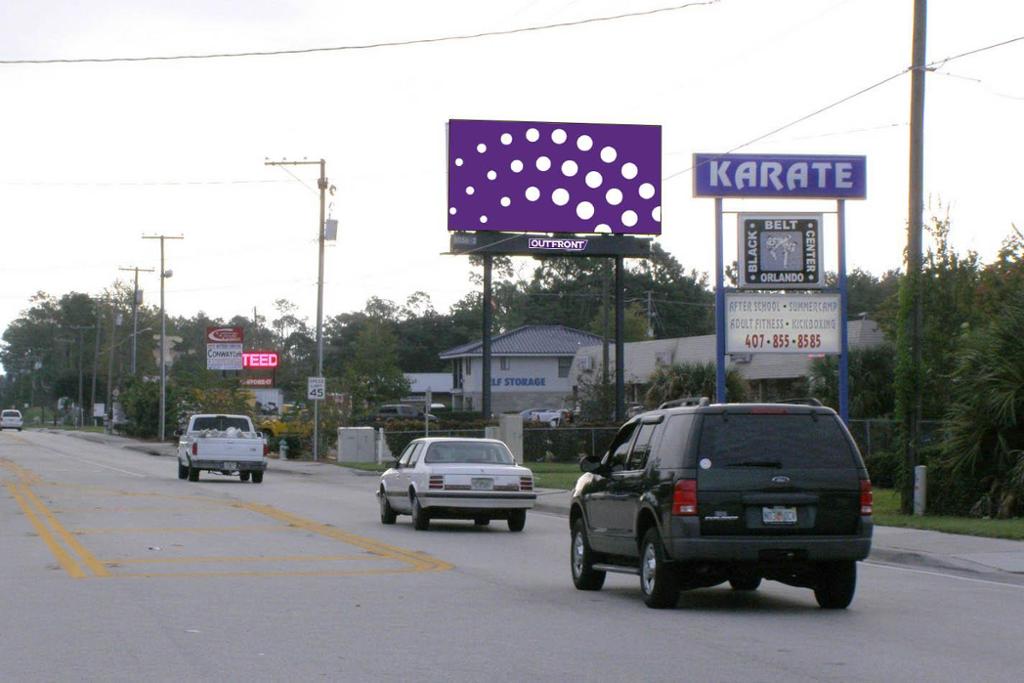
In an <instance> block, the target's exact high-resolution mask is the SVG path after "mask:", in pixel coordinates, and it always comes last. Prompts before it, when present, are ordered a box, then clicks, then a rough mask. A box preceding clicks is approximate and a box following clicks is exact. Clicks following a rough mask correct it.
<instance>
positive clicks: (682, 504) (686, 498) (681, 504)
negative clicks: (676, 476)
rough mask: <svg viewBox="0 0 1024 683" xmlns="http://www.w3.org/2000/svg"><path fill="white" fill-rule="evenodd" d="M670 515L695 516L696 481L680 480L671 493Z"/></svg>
mask: <svg viewBox="0 0 1024 683" xmlns="http://www.w3.org/2000/svg"><path fill="white" fill-rule="evenodd" d="M672 514H673V515H677V516H682V515H686V516H689V515H696V514H697V480H696V479H680V480H679V481H677V482H676V487H675V490H673V492H672Z"/></svg>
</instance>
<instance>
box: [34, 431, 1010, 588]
mask: <svg viewBox="0 0 1024 683" xmlns="http://www.w3.org/2000/svg"><path fill="white" fill-rule="evenodd" d="M46 431H49V432H50V433H52V434H64V435H67V436H71V437H75V438H79V439H85V440H87V441H92V442H95V443H105V444H109V445H111V446H115V447H121V448H125V449H128V450H132V451H137V452H141V453H146V454H149V455H153V456H158V457H171V458H173V457H174V456H175V454H176V448H177V445H176V444H175V443H162V444H161V443H157V442H151V441H140V440H137V439H131V438H127V437H122V436H112V435H108V434H97V433H94V432H69V431H58V430H46ZM325 466H329V467H334V466H335V464H334V463H333V462H319V463H316V462H309V461H301V460H277V459H273V458H272V459H271V460H270V464H269V469H270V470H272V471H278V472H289V473H294V474H304V475H312V476H315V475H316V474H317V472H318V471H323V469H322V468H324V467H325ZM351 471H353V472H355V471H357V470H351ZM571 497H572V496H571V493H570V492H569V491H562V490H555V489H537V505H536V508H535V509H537V510H540V511H543V512H549V513H554V514H560V515H568V514H569V504H570V500H571ZM870 559H871V560H875V561H877V562H883V563H891V564H901V565H913V566H918V567H925V568H934V569H945V570H953V571H957V572H960V573H964V574H986V575H988V576H989V578H999V577H1000V576H1001V577H1002V578H1003V579H1004V580H1010V581H1012V582H1014V583H1021V584H1024V541H1007V540H1002V539H996V538H982V537H979V536H962V535H959V534H947V533H942V532H938V531H924V530H921V529H904V528H899V527H885V526H876V527H875V533H874V538H873V540H872V544H871V557H870Z"/></svg>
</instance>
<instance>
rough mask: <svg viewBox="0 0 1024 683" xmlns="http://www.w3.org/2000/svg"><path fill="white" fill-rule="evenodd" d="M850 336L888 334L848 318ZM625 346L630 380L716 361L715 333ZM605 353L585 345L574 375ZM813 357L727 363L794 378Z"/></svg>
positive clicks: (754, 374)
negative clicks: (663, 368) (664, 367)
mask: <svg viewBox="0 0 1024 683" xmlns="http://www.w3.org/2000/svg"><path fill="white" fill-rule="evenodd" d="M847 339H848V341H849V344H850V349H864V348H874V347H876V346H880V345H881V344H882V343H883V342H884V341H885V335H884V333H883V332H882V331H881V330H880V329H879V327H878V323H876V322H875V321H874V320H865V319H858V320H850V321H848V322H847ZM625 346H626V348H625V349H624V354H625V357H626V365H625V368H623V375H624V376H625V381H626V383H627V384H646V383H647V382H648V381H650V377H651V375H653V374H654V372H655V371H656V370H657V369H658V367H659V366H662V365H673V364H675V363H712V364H713V363H714V362H715V335H713V334H705V335H701V336H697V337H677V338H675V339H656V340H653V341H644V342H631V343H628V344H626V345H625ZM601 357H602V353H601V345H600V344H598V345H596V346H586V347H583V348H581V349H580V352H579V353H578V354H577V355H576V359H575V361H574V362H573V377H574V378H578V377H579V375H580V373H582V372H586V371H588V370H591V369H600V367H601ZM585 358H589V360H584V359H585ZM609 360H610V363H609V364H610V365H611V366H612V367H614V363H615V353H614V350H613V351H612V352H611V357H610V359H609ZM811 360H812V356H810V355H809V354H806V355H805V354H779V353H752V354H747V355H743V356H739V355H737V356H727V357H726V362H725V364H726V367H727V368H735V369H736V370H737V371H738V372H739V373H740V375H741V376H742V377H743V378H744V379H748V380H761V379H793V378H796V377H805V376H806V375H807V374H808V372H809V371H810V366H811Z"/></svg>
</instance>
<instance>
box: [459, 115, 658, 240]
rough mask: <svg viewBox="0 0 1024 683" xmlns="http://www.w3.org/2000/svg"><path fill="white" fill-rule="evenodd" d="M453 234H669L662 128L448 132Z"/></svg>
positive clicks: (497, 124)
mask: <svg viewBox="0 0 1024 683" xmlns="http://www.w3.org/2000/svg"><path fill="white" fill-rule="evenodd" d="M448 229H449V230H486V231H496V232H567V233H615V234H627V235H660V234H661V126H646V125H633V124H606V123H544V122H531V121H474V120H465V119H452V120H451V121H449V122H448Z"/></svg>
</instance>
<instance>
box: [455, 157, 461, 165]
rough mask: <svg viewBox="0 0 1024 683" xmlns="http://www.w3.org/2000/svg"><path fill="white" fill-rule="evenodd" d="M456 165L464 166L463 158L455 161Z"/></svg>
mask: <svg viewBox="0 0 1024 683" xmlns="http://www.w3.org/2000/svg"><path fill="white" fill-rule="evenodd" d="M455 165H456V166H462V159H461V158H459V159H456V160H455Z"/></svg>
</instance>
